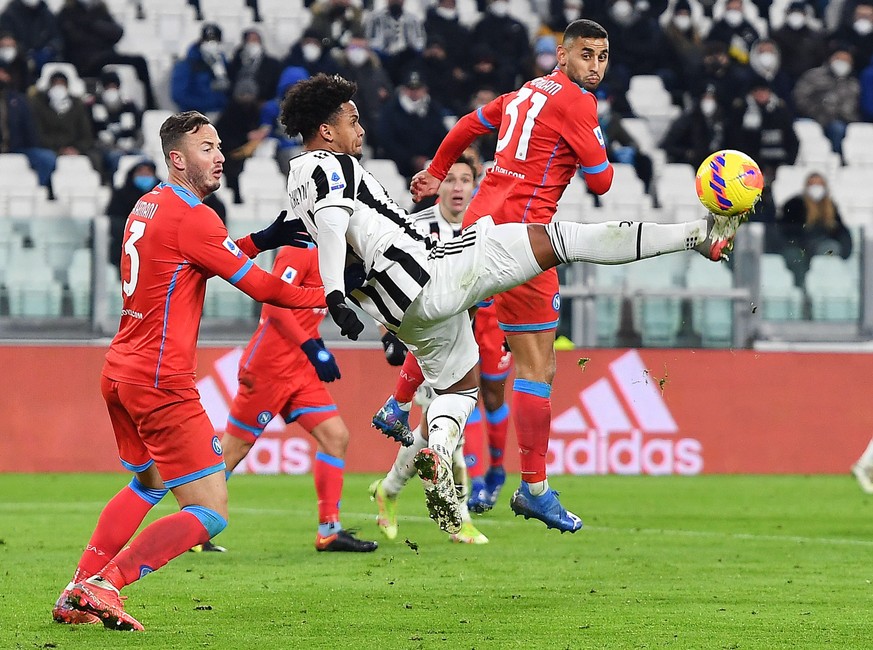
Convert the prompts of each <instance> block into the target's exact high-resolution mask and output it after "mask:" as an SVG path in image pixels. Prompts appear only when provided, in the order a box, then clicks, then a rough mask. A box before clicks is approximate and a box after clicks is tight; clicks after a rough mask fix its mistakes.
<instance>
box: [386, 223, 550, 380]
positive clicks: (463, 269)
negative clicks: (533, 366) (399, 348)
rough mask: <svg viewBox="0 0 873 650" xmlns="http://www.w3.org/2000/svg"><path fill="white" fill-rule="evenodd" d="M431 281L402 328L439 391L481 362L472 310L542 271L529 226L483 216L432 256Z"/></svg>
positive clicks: (404, 336)
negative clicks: (530, 237) (536, 256)
mask: <svg viewBox="0 0 873 650" xmlns="http://www.w3.org/2000/svg"><path fill="white" fill-rule="evenodd" d="M428 272H429V273H430V281H429V282H428V283H427V284H426V285H425V286H424V288H423V289H422V292H421V293H420V294H419V295H418V297H417V298H416V299H415V300H414V301H413V303H412V305H410V307H409V309H407V311H406V314H405V315H404V316H403V321H402V322H401V324H400V327H399V328H398V330H397V336H399V337H400V338H401V339H402V340H403V342H404V343H406V344H407V346H409V349H410V350H412V352H413V354H415V357H416V358H417V359H418V363H419V365H420V366H421V371H422V374H423V375H424V378H425V380H426V381H427V382H428V383H430V384H431V385H432V386H433V387H434V388H435V389H437V390H444V389H446V388H448V387H449V386H451V385H453V384H455V383H457V382H458V381H460V380H461V379H462V378H463V377H464V375H466V374H467V373H468V372H469V371H470V369H471V368H472V367H473V366H475V365H476V363H477V362H478V360H479V348H478V346H477V345H476V339H475V338H474V337H473V328H472V325H471V323H470V317H469V315H468V314H467V310H468V309H469V308H470V307H472V306H474V305H475V304H476V303H478V302H480V301H482V300H484V299H485V298H488V297H490V296H493V295H494V294H495V293H500V292H501V291H506V290H507V289H511V288H512V287H515V286H518V285H519V284H521V283H523V282H527V281H528V280H530V279H531V278H532V277H534V276H535V275H538V274H539V273H542V269H541V268H540V267H539V265H538V264H537V262H536V258H535V257H534V254H533V250H532V249H531V246H530V240H529V238H528V234H527V225H525V224H522V223H508V224H501V225H499V226H498V225H495V224H494V222H493V221H492V220H491V217H487V216H486V217H482V218H481V219H479V220H478V221H476V223H474V224H473V225H472V226H470V227H469V228H465V229H464V231H463V232H462V233H461V234H460V235H459V236H458V237H455V238H454V239H450V240H449V241H446V242H441V243H440V244H439V245H438V246H437V247H436V248H434V249H433V250H432V251H431V254H430V256H429V258H428Z"/></svg>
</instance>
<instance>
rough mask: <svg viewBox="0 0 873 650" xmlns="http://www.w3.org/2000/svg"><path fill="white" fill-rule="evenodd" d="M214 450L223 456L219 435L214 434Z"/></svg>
mask: <svg viewBox="0 0 873 650" xmlns="http://www.w3.org/2000/svg"><path fill="white" fill-rule="evenodd" d="M212 451H214V452H215V453H216V454H218V455H219V456H221V451H222V450H221V441H220V440H219V439H218V436H212Z"/></svg>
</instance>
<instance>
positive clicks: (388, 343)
mask: <svg viewBox="0 0 873 650" xmlns="http://www.w3.org/2000/svg"><path fill="white" fill-rule="evenodd" d="M382 349H383V350H385V358H386V359H388V365H389V366H402V365H403V360H404V359H405V358H406V346H405V345H403V341H401V340H400V339H399V338H397V335H396V334H394V332H385V334H384V336H382Z"/></svg>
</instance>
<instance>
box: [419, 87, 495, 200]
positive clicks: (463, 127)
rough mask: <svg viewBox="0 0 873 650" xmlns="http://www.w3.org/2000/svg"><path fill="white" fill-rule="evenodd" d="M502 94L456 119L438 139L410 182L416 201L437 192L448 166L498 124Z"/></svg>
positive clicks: (447, 171)
mask: <svg viewBox="0 0 873 650" xmlns="http://www.w3.org/2000/svg"><path fill="white" fill-rule="evenodd" d="M505 97H506V95H501V96H500V97H497V98H496V99H494V100H492V101H490V102H488V103H487V104H485V106H482V107H481V108H479V109H477V110H475V111H473V112H471V113H467V114H466V115H465V116H464V117H462V118H461V119H460V120H458V122H457V123H456V124H455V126H453V127H452V128H451V130H450V131H449V133H448V135H446V137H445V138H444V139H443V141H442V142H441V143H440V146H439V148H438V149H437V152H436V153H435V154H434V157H433V160H432V161H431V163H430V165H428V168H427V169H425V170H423V171H420V172H418V173H417V174H416V175H415V176H413V178H412V182H411V183H410V184H409V189H410V191H411V192H412V198H413V200H415V201H416V202H418V201H420V200H421V199H422V198H424V197H426V196H433V195H434V194H436V193H437V190H438V189H439V186H440V183H441V182H442V181H443V180H445V178H446V175H447V174H448V173H449V169H450V168H451V166H452V165H454V164H455V163H456V162H457V160H458V158H460V156H461V154H463V153H464V151H466V149H467V147H469V146H470V145H471V144H473V141H474V140H475V139H476V138H478V137H479V136H480V135H484V134H485V133H490V132H491V131H495V130H497V129H498V128H500V119H501V117H502V115H503V100H504V98H505Z"/></svg>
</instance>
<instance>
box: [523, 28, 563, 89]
mask: <svg viewBox="0 0 873 650" xmlns="http://www.w3.org/2000/svg"><path fill="white" fill-rule="evenodd" d="M557 48H558V42H557V41H556V40H555V39H554V37H552V36H540V37H538V38H537V40H536V41H535V42H534V47H533V59H532V60H531V69H530V71H529V74H527V75H525V76H527V77H529V78H531V79H533V78H534V77H542V76H544V75H547V74H549V73H550V72H551V71H552V70H554V69H555V66H556V65H557V64H558V56H557V54H556V51H557Z"/></svg>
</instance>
